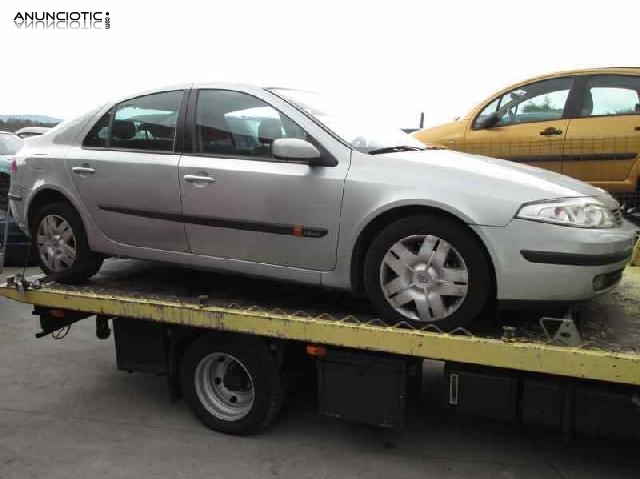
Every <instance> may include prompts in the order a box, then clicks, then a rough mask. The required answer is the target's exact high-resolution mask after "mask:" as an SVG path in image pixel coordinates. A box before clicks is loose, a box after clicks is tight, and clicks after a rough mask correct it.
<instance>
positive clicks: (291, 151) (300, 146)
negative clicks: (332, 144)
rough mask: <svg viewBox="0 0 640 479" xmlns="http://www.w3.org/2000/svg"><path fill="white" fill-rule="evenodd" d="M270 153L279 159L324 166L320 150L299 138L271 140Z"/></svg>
mask: <svg viewBox="0 0 640 479" xmlns="http://www.w3.org/2000/svg"><path fill="white" fill-rule="evenodd" d="M271 153H272V154H273V156H274V157H275V158H277V159H279V160H290V161H304V162H306V163H308V164H309V165H310V166H324V165H325V162H324V161H323V158H322V154H321V153H320V151H319V150H318V149H317V148H316V147H315V146H313V145H312V144H311V143H309V142H308V141H306V140H302V139H300V138H278V139H277V140H274V141H273V144H272V146H271Z"/></svg>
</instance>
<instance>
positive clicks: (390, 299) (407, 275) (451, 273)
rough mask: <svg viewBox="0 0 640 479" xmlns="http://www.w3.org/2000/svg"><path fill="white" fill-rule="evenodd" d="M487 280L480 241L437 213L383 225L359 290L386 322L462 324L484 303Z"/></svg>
mask: <svg viewBox="0 0 640 479" xmlns="http://www.w3.org/2000/svg"><path fill="white" fill-rule="evenodd" d="M447 248H448V249H447ZM392 250H393V251H392ZM396 260H397V261H396ZM407 266H408V267H407ZM394 268H395V269H394ZM396 270H398V272H396ZM465 278H466V281H465ZM391 281H395V282H394V283H392V282H391ZM493 281H494V280H493V273H492V268H491V263H490V260H489V258H488V256H487V253H486V252H485V249H484V247H483V245H482V244H481V242H480V240H479V239H478V238H477V237H476V236H475V235H474V234H473V233H472V232H471V231H470V230H469V229H468V228H467V227H466V226H465V225H464V224H461V223H460V222H458V221H456V220H454V219H450V218H447V217H445V216H442V215H438V214H429V215H416V216H410V217H406V218H403V219H400V220H397V221H395V222H393V223H391V224H389V225H388V226H386V227H385V228H384V229H382V230H381V231H380V232H379V233H378V235H377V236H376V237H375V238H374V239H373V241H372V243H371V245H370V247H369V250H368V252H367V255H366V257H365V263H364V286H365V290H366V292H367V295H368V297H369V299H370V301H371V302H372V303H373V306H374V307H375V309H376V310H377V312H378V314H379V315H380V318H381V319H382V320H383V321H384V322H385V323H387V324H397V323H399V322H402V321H404V322H406V323H409V324H410V325H412V326H413V327H417V328H422V327H425V326H427V325H432V326H436V327H438V328H440V329H442V330H445V331H450V330H452V329H454V328H457V327H466V326H468V325H469V324H470V323H471V322H472V321H473V320H474V319H475V318H476V317H477V316H478V314H479V313H480V312H481V311H482V309H483V307H484V306H485V304H486V303H487V300H488V298H489V295H490V293H491V291H492V288H493ZM465 283H466V286H465ZM438 298H439V299H438Z"/></svg>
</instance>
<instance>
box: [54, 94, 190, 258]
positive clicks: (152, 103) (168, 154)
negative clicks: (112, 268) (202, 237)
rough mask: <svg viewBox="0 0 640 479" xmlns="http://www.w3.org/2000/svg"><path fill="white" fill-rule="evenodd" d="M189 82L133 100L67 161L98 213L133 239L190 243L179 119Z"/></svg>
mask: <svg viewBox="0 0 640 479" xmlns="http://www.w3.org/2000/svg"><path fill="white" fill-rule="evenodd" d="M184 97H185V95H184V91H183V90H173V91H165V92H159V93H154V94H151V95H144V96H140V97H136V98H132V99H129V100H126V101H124V102H122V103H120V104H118V105H116V106H114V107H113V108H112V109H110V110H109V111H108V112H106V113H105V114H104V115H103V116H102V118H101V119H100V120H99V121H98V122H97V123H96V124H95V125H94V126H93V127H92V129H91V130H90V131H89V133H88V134H87V136H86V138H85V139H84V141H83V144H82V146H81V147H77V148H73V149H72V150H71V151H70V152H69V154H68V155H67V159H66V165H67V169H68V171H69V174H70V176H71V178H72V179H73V183H74V185H75V187H76V189H77V191H78V194H79V195H80V197H81V199H82V201H83V203H84V205H85V207H86V209H87V210H88V212H89V213H90V214H91V217H92V218H93V220H94V221H95V223H96V224H97V226H98V227H99V228H100V230H101V231H102V233H104V234H105V235H106V236H107V237H108V238H109V239H111V240H113V241H116V242H118V243H123V244H126V245H133V246H142V247H148V248H154V249H162V250H171V251H183V252H186V251H188V247H187V240H186V235H185V232H184V226H183V225H182V223H181V222H180V214H181V209H182V207H181V203H180V190H179V184H178V176H177V174H178V162H179V159H180V154H179V153H177V152H176V151H177V150H176V148H175V137H176V133H175V132H176V126H177V119H178V116H179V115H180V111H181V106H182V110H184V109H185V108H186V99H185V98H184Z"/></svg>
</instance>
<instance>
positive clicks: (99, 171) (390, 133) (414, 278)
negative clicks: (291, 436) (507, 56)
mask: <svg viewBox="0 0 640 479" xmlns="http://www.w3.org/2000/svg"><path fill="white" fill-rule="evenodd" d="M373 116H374V115H372V114H370V113H369V112H362V111H361V112H359V114H354V113H353V112H350V111H348V108H345V107H344V106H343V104H341V103H332V102H331V101H329V100H327V99H325V98H324V97H321V96H319V95H316V94H313V93H309V92H303V91H297V90H287V89H276V88H273V89H270V88H259V87H253V86H246V85H236V84H204V85H200V84H198V85H196V84H189V85H182V86H177V87H172V88H166V89H161V90H155V91H151V92H146V93H144V94H141V95H137V96H134V97H129V98H125V99H121V100H119V101H116V102H112V103H109V104H106V105H104V106H103V107H102V108H100V109H98V110H95V111H92V112H90V113H88V114H86V115H84V116H82V117H81V118H78V119H76V120H72V121H69V122H65V123H63V124H61V125H59V126H57V127H56V128H54V129H53V130H52V131H50V132H49V134H47V135H45V136H42V137H36V138H33V139H32V140H31V141H29V142H28V145H27V146H26V147H25V148H24V149H23V150H22V151H21V152H20V153H19V154H18V155H17V159H16V162H15V171H14V172H13V173H12V174H13V179H12V184H11V194H10V202H11V207H12V211H13V212H14V214H15V216H16V218H17V221H18V224H19V225H20V227H21V228H22V229H23V230H24V231H25V232H26V233H28V234H29V235H31V237H32V238H33V239H34V240H35V241H36V242H37V247H38V251H39V256H40V265H41V267H42V269H43V270H44V271H45V272H46V273H47V274H48V275H49V276H50V277H51V278H53V279H55V280H57V281H61V282H79V281H84V280H86V279H87V278H89V277H91V276H92V275H93V274H95V273H96V272H97V271H98V269H99V268H100V265H101V263H102V261H103V258H105V257H107V256H117V257H131V258H140V259H146V260H156V261H162V262H167V263H174V264H179V265H186V266H191V267H197V268H206V269H216V270H224V271H230V272H237V273H243V274H248V275H255V276H262V277H268V278H274V279H278V280H287V281H294V282H299V283H307V284H312V285H318V286H323V287H326V288H334V289H341V290H350V291H353V292H354V293H356V294H363V295H366V296H367V297H368V298H369V299H370V301H371V302H372V304H373V305H374V307H375V309H376V311H377V312H378V314H379V315H380V317H381V318H383V319H384V320H385V321H387V322H390V323H395V322H398V321H406V322H408V323H410V324H412V325H414V326H423V325H426V324H435V325H437V326H439V327H441V328H445V329H450V328H454V327H457V326H462V325H467V324H469V323H470V322H471V321H472V320H473V319H474V318H475V317H477V316H478V314H479V313H480V312H481V311H482V310H483V308H485V306H487V305H492V304H494V303H495V302H496V300H497V302H498V303H504V304H516V305H519V304H528V303H531V302H552V303H564V302H569V303H572V302H576V301H580V300H585V299H588V298H591V297H593V296H595V295H597V294H600V293H603V292H606V291H608V290H610V289H612V288H613V287H614V286H615V285H616V284H617V283H618V281H619V280H620V277H621V274H622V270H623V269H624V267H625V264H626V263H627V261H628V258H629V257H630V254H631V248H632V241H633V237H634V229H633V228H632V227H631V225H629V224H628V223H626V222H625V221H624V220H623V219H622V218H621V216H620V211H619V205H618V203H616V201H615V200H614V199H613V198H611V196H609V195H608V194H607V193H605V192H604V191H603V190H601V189H598V188H594V187H592V186H590V185H587V184H585V183H582V182H580V181H577V180H574V179H571V178H569V177H566V176H562V175H559V174H556V173H552V172H549V171H544V170H541V169H537V168H532V167H528V166H522V165H517V164H514V163H511V162H506V161H502V160H496V159H490V158H486V157H480V156H472V155H468V154H463V153H456V152H452V151H446V150H441V149H425V147H424V145H422V144H421V143H419V142H417V140H414V139H413V138H412V137H410V136H409V135H406V134H405V133H402V132H401V131H398V130H395V129H393V128H388V127H386V126H383V125H382V124H379V123H377V122H375V121H374V120H373ZM541 141H545V140H544V139H542V140H541Z"/></svg>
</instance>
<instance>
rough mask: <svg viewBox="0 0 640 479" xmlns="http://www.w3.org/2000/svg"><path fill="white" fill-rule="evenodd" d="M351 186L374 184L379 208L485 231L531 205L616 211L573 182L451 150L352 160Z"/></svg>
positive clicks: (603, 197) (598, 192) (606, 198)
mask: <svg viewBox="0 0 640 479" xmlns="http://www.w3.org/2000/svg"><path fill="white" fill-rule="evenodd" d="M350 180H352V181H353V182H354V183H352V184H354V185H356V184H362V183H363V182H369V183H375V184H377V185H378V186H377V187H378V190H379V192H380V196H381V199H380V201H381V202H387V203H391V202H395V203H397V204H398V205H402V204H403V203H406V204H411V203H414V204H415V203H416V202H418V203H422V204H425V205H432V206H434V207H438V208H441V209H444V210H447V211H450V212H451V213H453V214H456V215H457V216H459V217H460V218H461V219H463V220H464V221H466V222H468V223H475V224H482V225H487V226H489V225H491V226H502V225H505V224H507V223H508V222H509V221H511V219H512V218H513V217H514V215H515V214H516V213H517V211H518V209H519V208H520V207H521V206H522V205H523V204H524V203H530V202H533V201H540V200H549V199H556V198H567V197H578V196H592V197H597V198H598V199H599V200H600V201H602V202H603V203H604V204H605V205H607V207H609V208H616V207H618V203H617V202H616V201H615V200H614V199H613V198H612V197H611V196H610V195H609V194H608V193H606V192H605V191H604V190H602V189H600V188H596V187H594V186H591V185H589V184H587V183H584V182H582V181H579V180H576V179H574V178H570V177H568V176H564V175H561V174H558V173H554V172H552V171H548V170H543V169H541V168H535V167H532V166H528V165H522V164H518V163H514V162H511V161H506V160H500V159H495V158H489V157H485V156H478V155H470V154H467V153H460V152H455V151H450V150H425V151H408V152H398V153H389V154H382V155H373V156H372V155H362V154H357V155H356V154H354V156H353V159H352V168H351V170H350V173H349V178H348V180H347V188H348V187H349V183H350ZM348 193H349V192H347V194H348Z"/></svg>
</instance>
